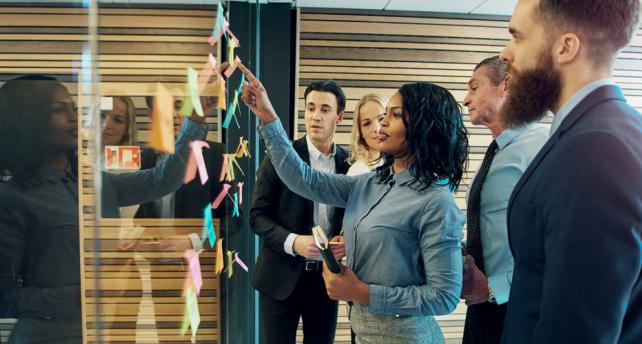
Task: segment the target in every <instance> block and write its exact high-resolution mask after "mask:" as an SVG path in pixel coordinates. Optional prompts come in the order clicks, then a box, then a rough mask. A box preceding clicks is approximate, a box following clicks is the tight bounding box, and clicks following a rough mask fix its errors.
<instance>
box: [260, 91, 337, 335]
mask: <svg viewBox="0 0 642 344" xmlns="http://www.w3.org/2000/svg"><path fill="white" fill-rule="evenodd" d="M305 102H306V105H305V106H306V110H305V126H306V136H305V137H303V138H301V139H298V140H296V141H294V149H295V150H296V151H297V153H298V154H299V155H300V156H301V158H302V159H303V161H305V162H306V163H308V164H310V165H311V166H312V168H315V169H318V170H323V171H326V172H334V173H341V174H345V173H346V172H347V171H348V167H349V166H348V164H347V163H346V159H347V158H348V155H347V153H346V152H345V151H344V150H343V149H341V147H338V146H337V145H336V144H334V135H335V131H336V127H337V124H338V123H339V122H341V120H342V119H343V110H344V108H345V102H346V99H345V95H344V94H343V91H342V90H341V88H340V87H339V85H338V84H337V83H336V82H334V81H332V80H328V81H322V82H314V83H312V84H311V85H310V86H308V88H307V89H306V91H305ZM257 176H258V178H257V181H256V186H255V189H254V198H253V203H252V210H251V211H250V225H251V227H252V230H253V231H254V232H255V233H256V234H257V235H259V236H260V237H261V238H262V239H263V240H262V244H261V250H260V253H259V257H258V259H257V261H256V266H255V268H254V271H253V273H252V285H253V286H254V288H255V289H257V290H258V291H259V292H260V294H259V300H260V315H261V319H260V324H261V337H262V343H263V344H290V343H291V344H294V343H295V339H296V330H297V325H298V323H299V319H300V318H303V342H304V343H324V344H325V343H332V342H333V341H334V333H335V329H336V321H337V302H336V301H333V300H330V299H329V298H328V295H327V293H326V290H325V285H324V283H323V278H322V276H321V273H322V264H321V258H320V252H319V250H318V249H317V248H316V246H315V243H314V238H313V237H312V235H311V229H312V227H314V226H317V225H319V226H321V227H322V228H323V229H324V230H325V232H326V233H327V234H328V237H329V238H332V237H333V236H336V235H338V234H339V233H340V231H341V222H342V218H343V209H336V208H331V207H329V206H326V205H324V204H319V203H313V202H312V201H309V200H307V199H304V198H301V197H300V196H298V195H296V194H294V193H293V192H291V191H290V190H288V189H287V188H286V187H285V185H284V184H283V182H281V180H280V179H279V177H278V175H277V174H276V171H275V169H274V167H273V166H272V163H271V162H270V160H269V158H268V157H267V156H266V157H265V159H263V162H262V163H261V167H260V168H259V171H258V173H257ZM335 240H336V239H335Z"/></svg>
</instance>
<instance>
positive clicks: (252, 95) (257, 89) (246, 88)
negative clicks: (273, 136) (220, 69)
mask: <svg viewBox="0 0 642 344" xmlns="http://www.w3.org/2000/svg"><path fill="white" fill-rule="evenodd" d="M238 68H239V69H240V70H241V72H243V74H245V78H246V79H247V83H246V84H244V85H243V92H242V93H241V100H243V103H245V105H247V107H249V108H250V109H251V110H252V112H254V114H255V115H257V116H258V117H259V119H260V120H261V123H263V124H266V123H269V122H272V121H273V120H275V119H277V118H278V117H277V116H276V111H274V107H272V103H271V102H270V98H268V94H267V91H266V90H265V87H263V84H262V83H261V81H259V79H257V78H256V77H255V76H254V74H252V72H250V71H249V70H248V69H247V68H246V67H245V66H244V65H243V64H242V63H239V64H238Z"/></svg>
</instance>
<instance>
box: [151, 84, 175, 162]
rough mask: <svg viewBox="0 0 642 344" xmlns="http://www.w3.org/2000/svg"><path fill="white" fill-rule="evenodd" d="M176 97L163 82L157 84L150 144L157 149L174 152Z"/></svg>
mask: <svg viewBox="0 0 642 344" xmlns="http://www.w3.org/2000/svg"><path fill="white" fill-rule="evenodd" d="M173 110H174V97H173V96H172V94H171V93H170V92H169V91H168V90H167V88H165V86H163V84H161V83H157V84H156V95H155V97H154V112H153V115H152V130H151V133H150V135H149V146H150V147H151V148H153V149H155V150H156V151H159V152H163V153H169V154H174V114H173Z"/></svg>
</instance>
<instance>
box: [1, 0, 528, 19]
mask: <svg viewBox="0 0 642 344" xmlns="http://www.w3.org/2000/svg"><path fill="white" fill-rule="evenodd" d="M87 1H91V0H27V1H16V0H10V1H8V2H18V3H74V4H79V3H82V2H87ZM98 1H99V2H100V3H101V4H110V3H112V4H131V5H135V4H162V5H185V4H192V5H215V4H218V2H219V1H220V0H98ZM223 1H224V2H227V1H241V2H251V3H252V2H256V1H260V2H261V3H268V2H270V3H291V4H293V6H296V7H301V8H311V7H316V8H346V9H347V8H350V9H368V10H391V11H418V12H449V13H472V14H493V15H506V16H509V15H511V14H512V12H513V8H514V7H515V3H516V2H517V0H227V1H225V0H223Z"/></svg>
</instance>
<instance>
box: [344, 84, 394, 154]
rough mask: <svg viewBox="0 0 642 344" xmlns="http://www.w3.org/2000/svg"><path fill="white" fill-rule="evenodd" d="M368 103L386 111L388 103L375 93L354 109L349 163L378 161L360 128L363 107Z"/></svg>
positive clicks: (367, 96) (362, 99) (360, 101)
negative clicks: (375, 104) (373, 103)
mask: <svg viewBox="0 0 642 344" xmlns="http://www.w3.org/2000/svg"><path fill="white" fill-rule="evenodd" d="M368 102H375V103H377V104H379V105H381V107H383V108H384V109H385V108H386V103H387V102H386V101H385V99H384V98H383V97H381V96H380V95H378V94H375V93H368V94H366V95H365V96H363V97H361V99H359V102H357V106H355V108H354V115H353V119H352V134H351V138H352V139H351V141H350V157H349V158H348V162H349V163H350V164H354V163H355V161H357V160H361V161H364V162H367V163H370V162H371V161H373V160H376V157H374V156H372V154H371V153H372V152H371V151H370V148H369V147H368V145H367V144H366V140H365V139H364V138H363V134H362V133H361V127H360V126H359V122H360V120H361V119H360V117H361V107H362V106H364V105H365V104H366V103H368Z"/></svg>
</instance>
